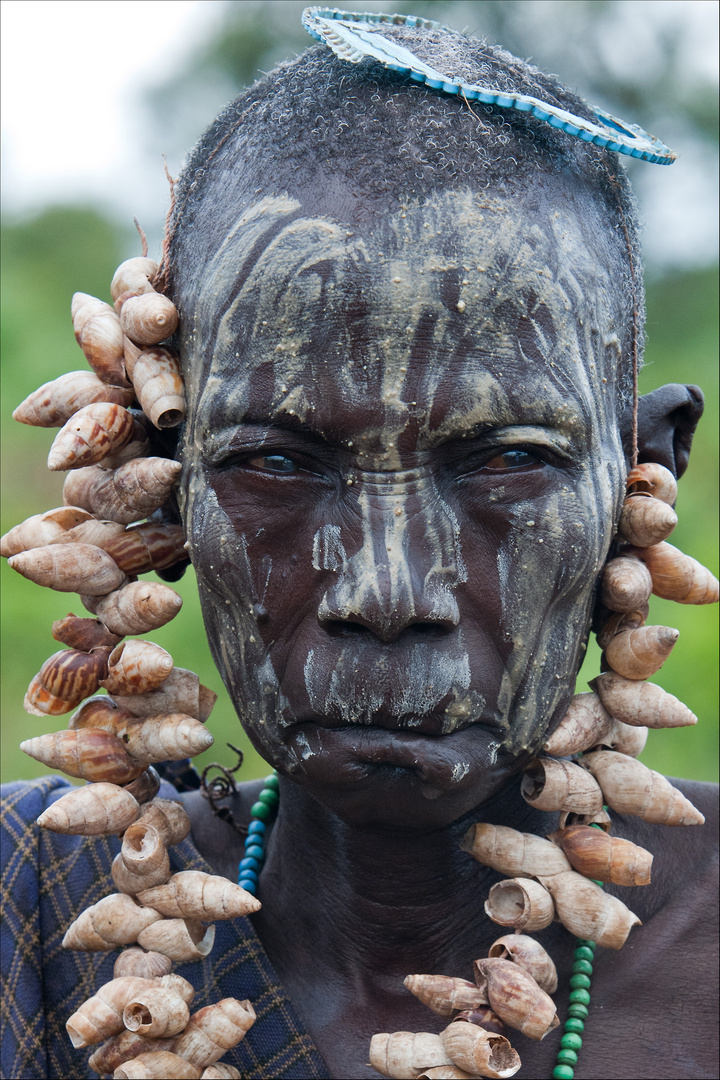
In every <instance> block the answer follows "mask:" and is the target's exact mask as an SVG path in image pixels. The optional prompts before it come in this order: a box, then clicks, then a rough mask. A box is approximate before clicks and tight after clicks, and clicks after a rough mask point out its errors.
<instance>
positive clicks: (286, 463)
mask: <svg viewBox="0 0 720 1080" xmlns="http://www.w3.org/2000/svg"><path fill="white" fill-rule="evenodd" d="M246 464H247V465H250V466H252V467H253V468H254V469H262V470H263V471H264V472H272V473H282V474H284V475H287V474H288V473H295V472H297V471H298V466H297V465H296V464H295V462H294V461H293V460H292V459H291V458H289V457H285V455H284V454H258V455H257V456H256V457H253V458H248V460H247V462H246Z"/></svg>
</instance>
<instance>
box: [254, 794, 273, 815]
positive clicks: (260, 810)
mask: <svg viewBox="0 0 720 1080" xmlns="http://www.w3.org/2000/svg"><path fill="white" fill-rule="evenodd" d="M260 794H261V795H262V792H260ZM272 812H273V808H272V806H268V804H267V803H266V802H256V803H253V804H252V806H251V807H250V813H251V814H252V816H253V817H254V818H259V819H260V820H261V821H267V819H268V818H269V817H272Z"/></svg>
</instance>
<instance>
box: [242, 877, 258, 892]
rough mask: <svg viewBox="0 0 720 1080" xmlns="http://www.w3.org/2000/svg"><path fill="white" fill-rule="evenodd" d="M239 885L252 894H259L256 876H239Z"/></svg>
mask: <svg viewBox="0 0 720 1080" xmlns="http://www.w3.org/2000/svg"><path fill="white" fill-rule="evenodd" d="M238 885H239V886H240V888H241V889H244V890H245V892H249V893H250V895H251V896H255V895H256V894H257V881H256V880H255V878H238Z"/></svg>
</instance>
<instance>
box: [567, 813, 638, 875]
mask: <svg viewBox="0 0 720 1080" xmlns="http://www.w3.org/2000/svg"><path fill="white" fill-rule="evenodd" d="M556 842H557V843H558V844H559V845H560V847H561V848H562V849H563V851H564V852H565V854H566V855H567V857H568V859H569V861H570V863H571V864H572V867H573V870H577V872H578V873H579V874H582V875H583V876H584V877H588V878H592V879H593V881H611V882H612V883H613V884H614V885H649V884H650V871H651V868H652V861H653V857H652V855H651V854H650V852H649V851H646V850H645V848H641V847H638V846H637V844H632V843H631V842H630V841H629V840H622V839H620V837H618V836H610V835H609V833H606V832H603V831H602V829H594V828H593V827H592V826H591V825H571V826H570V827H569V828H567V829H561V830H560V831H559V832H558V833H557V834H556Z"/></svg>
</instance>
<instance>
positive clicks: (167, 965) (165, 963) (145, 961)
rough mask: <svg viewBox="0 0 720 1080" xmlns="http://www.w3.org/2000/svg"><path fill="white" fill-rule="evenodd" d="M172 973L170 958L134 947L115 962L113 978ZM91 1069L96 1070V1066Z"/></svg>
mask: <svg viewBox="0 0 720 1080" xmlns="http://www.w3.org/2000/svg"><path fill="white" fill-rule="evenodd" d="M171 971H172V960H171V959H170V957H169V956H163V955H162V953H155V952H145V951H144V950H143V949H138V948H137V947H136V946H135V945H132V946H131V947H130V948H129V949H123V951H122V952H121V953H120V955H119V956H118V958H117V960H116V961H115V966H114V968H113V978H114V979H120V978H122V977H123V976H124V975H133V976H135V978H138V979H159V978H161V977H162V976H163V975H169V974H170V972H171ZM123 1060H124V1059H123ZM90 1067H91V1068H95V1066H94V1065H91V1066H90ZM113 1068H115V1066H114V1065H113V1066H112V1067H111V1068H110V1069H95V1072H111V1070H112V1069H113Z"/></svg>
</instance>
